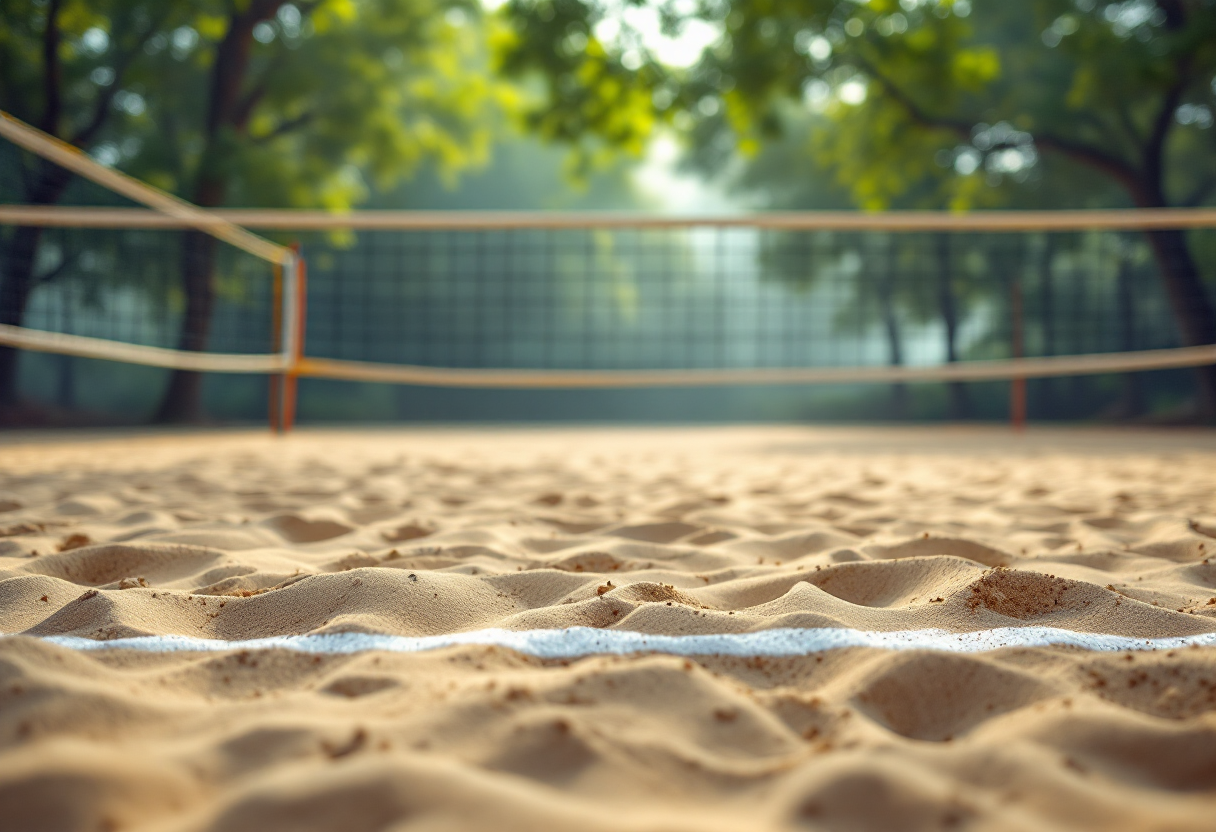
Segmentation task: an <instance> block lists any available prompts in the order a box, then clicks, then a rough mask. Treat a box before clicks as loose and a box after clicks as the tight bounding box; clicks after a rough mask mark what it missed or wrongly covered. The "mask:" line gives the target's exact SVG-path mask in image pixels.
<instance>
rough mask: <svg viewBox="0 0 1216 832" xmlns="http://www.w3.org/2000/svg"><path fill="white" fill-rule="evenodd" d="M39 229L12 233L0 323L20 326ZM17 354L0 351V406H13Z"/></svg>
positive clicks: (1, 282)
mask: <svg viewBox="0 0 1216 832" xmlns="http://www.w3.org/2000/svg"><path fill="white" fill-rule="evenodd" d="M41 237H42V229H41V228H37V227H32V226H28V225H26V226H21V227H20V228H18V229H16V231H14V232H13V240H12V244H11V245H10V246H9V247H8V250H7V251H6V252H5V257H4V274H3V276H0V323H2V324H8V325H9V326H21V324H22V322H23V321H24V320H25V307H26V306H27V305H28V304H29V301H30V295H31V294H32V293H33V291H34V264H35V260H36V258H37V255H38V241H39V239H41ZM20 355H21V351H20V350H18V349H17V348H16V347H0V405H14V404H16V403H17V398H18V391H17V362H18V360H19V358H20Z"/></svg>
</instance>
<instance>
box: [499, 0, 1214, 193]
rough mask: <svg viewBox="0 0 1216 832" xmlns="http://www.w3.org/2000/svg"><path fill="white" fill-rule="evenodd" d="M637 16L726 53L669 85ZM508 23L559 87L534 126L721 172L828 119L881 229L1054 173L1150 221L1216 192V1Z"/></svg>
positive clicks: (861, 0)
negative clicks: (789, 130) (909, 214)
mask: <svg viewBox="0 0 1216 832" xmlns="http://www.w3.org/2000/svg"><path fill="white" fill-rule="evenodd" d="M638 9H655V10H657V13H658V16H659V20H660V22H661V24H662V26H663V28H664V30H665V31H667V32H668V33H671V34H678V33H679V32H681V31H682V30H684V29H686V28H687V27H689V26H691V25H694V24H696V25H709V26H712V27H714V28H715V30H716V32H717V33H718V38H717V40H716V42H715V43H713V44H712V45H711V46H710V48H708V49H707V50H706V51H705V52H704V54H703V55H702V57H701V59H700V60H699V61H698V62H696V63H695V64H694V65H692V66H691V67H688V68H679V67H671V66H668V65H664V63H663V62H662V61H661V60H660V59H659V57H658V56H657V54H656V51H655V50H654V49H652V48H648V46H647V38H646V36H645V33H644V32H643V33H639V32H638V31H637V27H632V28H631V27H630V26H629V25H628V21H629V20H630V19H631V18H632V19H634V20H637V19H638V15H637V14H636V13H635V14H632V15H631V14H630V12H631V10H634V11H635V12H636V10H638ZM505 17H506V19H507V21H508V24H509V26H510V28H511V31H512V33H513V35H512V37H511V38H504V39H503V40H502V41H501V42H500V60H501V63H502V66H503V67H504V68H505V69H506V70H508V71H510V72H514V73H518V74H524V75H529V74H530V75H531V76H532V77H536V78H540V79H543V83H544V84H545V85H546V89H547V91H548V98H547V100H546V102H545V104H544V106H543V107H541V108H538V109H537V110H536V111H535V113H534V115H533V122H534V124H535V125H536V127H537V128H538V129H540V130H542V131H543V132H545V133H547V134H549V135H553V136H556V137H559V138H574V139H577V138H581V137H584V136H589V135H591V136H598V137H600V138H601V139H602V140H605V141H607V142H609V143H611V144H613V145H616V146H624V147H635V146H637V145H638V143H639V142H642V141H644V140H645V137H646V136H647V135H648V134H649V132H650V131H652V130H653V129H654V128H655V126H656V125H658V124H662V123H669V124H671V125H674V126H675V127H676V128H678V129H679V130H680V131H681V132H683V134H684V135H685V136H687V137H688V138H689V139H690V141H691V142H692V144H693V145H694V146H695V147H696V149H697V152H698V153H699V154H700V155H701V156H702V160H703V161H705V160H706V159H710V160H712V159H717V161H718V163H719V164H721V163H722V162H723V161H724V160H725V159H726V158H727V157H728V156H729V155H731V154H733V153H734V152H735V151H741V152H742V153H743V154H745V155H747V154H753V153H755V152H756V151H757V150H758V149H759V148H760V147H761V146H762V145H763V144H766V143H771V141H772V140H773V139H774V138H775V137H776V136H778V135H779V134H780V133H781V132H782V130H783V128H784V126H785V125H786V124H787V123H788V122H789V121H790V118H791V113H794V115H795V118H794V120H795V121H797V120H798V118H797V114H798V113H801V114H803V115H806V114H809V115H810V116H811V117H812V118H813V121H814V124H815V125H816V128H817V129H816V130H815V131H814V137H813V139H812V141H811V149H812V151H813V153H814V155H815V156H816V157H817V159H818V160H819V161H820V162H821V163H822V164H824V165H825V166H828V167H830V168H831V169H833V170H834V171H835V173H836V175H837V177H838V178H839V180H840V182H841V183H842V184H843V185H844V186H846V187H847V188H848V189H849V191H850V192H851V194H852V197H853V199H854V201H855V202H857V203H858V204H859V205H861V206H863V207H866V208H871V209H879V208H884V207H889V206H891V205H892V204H903V203H906V202H908V201H909V200H911V201H913V202H917V203H920V204H934V203H936V204H950V205H953V206H954V207H956V208H967V207H971V206H974V205H985V204H997V203H1000V202H1004V201H1006V200H1007V199H1008V197H1009V194H1010V193H1011V192H1012V191H1013V190H1016V188H1015V189H1011V188H1010V187H1009V186H1010V184H1011V183H1012V184H1013V185H1015V186H1016V185H1017V184H1020V183H1023V182H1027V181H1032V180H1034V179H1035V178H1036V174H1037V172H1038V171H1039V170H1041V160H1042V157H1043V156H1044V155H1045V154H1055V155H1058V156H1060V157H1062V158H1066V159H1068V160H1069V162H1070V163H1073V164H1074V165H1075V164H1079V165H1082V166H1085V167H1088V168H1089V169H1091V170H1093V171H1095V172H1097V173H1099V174H1101V176H1103V177H1106V178H1107V179H1109V180H1112V181H1114V182H1115V183H1117V184H1118V185H1119V187H1120V188H1121V189H1122V190H1123V192H1124V194H1125V195H1126V197H1125V198H1127V199H1129V200H1130V201H1132V202H1134V203H1135V204H1139V205H1165V204H1198V203H1200V202H1203V201H1204V200H1207V199H1210V198H1211V195H1212V190H1213V186H1214V185H1216V130H1214V129H1212V109H1213V104H1214V103H1216V102H1214V97H1216V87H1213V84H1214V83H1216V80H1214V79H1216V2H1213V0H1157V2H1153V0H1125V1H1124V2H1098V0H1022V2H1017V3H999V2H992V1H989V2H978V1H977V2H975V3H974V4H973V3H972V2H970V1H969V0H868V2H865V0H797V2H795V1H794V0H655V2H652V3H651V2H645V0H621V1H620V2H607V0H512V2H510V3H509V4H508V5H507V6H506V7H505ZM613 20H624V21H625V24H614V25H612V26H606V25H605V21H613ZM605 31H609V32H613V33H616V35H615V37H613V38H611V39H607V40H606V39H604V38H602V37H598V36H597V33H603V32H605ZM614 97H615V99H616V100H617V101H618V105H617V106H618V109H619V110H620V111H624V112H629V113H630V114H631V115H630V117H629V118H628V119H622V118H619V117H618V118H617V119H615V120H613V119H612V118H611V117H610V113H611V111H612V105H611V104H610V103H608V102H609V100H610V99H613V98H614ZM642 101H648V102H649V105H650V106H649V113H648V114H644V113H643V112H642V111H643V110H645V109H646V108H645V107H643V106H641V105H640V103H639V102H642Z"/></svg>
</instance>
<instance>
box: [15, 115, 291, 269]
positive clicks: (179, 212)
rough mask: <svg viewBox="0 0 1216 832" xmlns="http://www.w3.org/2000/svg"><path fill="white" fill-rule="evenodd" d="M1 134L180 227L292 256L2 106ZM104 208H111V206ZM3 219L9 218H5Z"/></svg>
mask: <svg viewBox="0 0 1216 832" xmlns="http://www.w3.org/2000/svg"><path fill="white" fill-rule="evenodd" d="M0 136H3V137H4V138H6V139H8V140H9V141H11V142H12V143H13V144H15V145H18V146H19V147H22V148H24V149H26V150H28V151H29V152H31V153H34V154H36V155H38V156H41V157H42V158H43V159H47V160H48V161H51V162H54V163H55V164H57V165H60V166H62V167H64V168H67V169H68V170H70V171H72V172H73V173H75V174H77V175H79V176H83V177H84V178H85V179H88V180H90V181H93V182H96V183H97V184H98V185H101V186H103V187H106V188H109V189H110V190H112V191H115V192H116V193H119V194H122V195H123V196H125V197H127V198H129V199H132V200H134V201H136V202H139V203H142V204H144V205H147V206H148V207H149V208H154V209H155V211H151V212H148V213H152V214H158V215H159V216H165V215H168V217H169V218H171V219H173V220H174V221H176V222H178V223H180V224H181V225H180V226H179V227H187V228H196V229H198V230H199V231H204V232H206V233H207V234H210V235H211V236H213V237H215V238H216V239H219V240H223V241H224V242H226V243H229V244H230V245H233V246H236V247H237V248H239V249H241V250H242V251H246V252H248V253H250V254H252V255H254V256H256V257H261V258H262V259H264V260H269V261H271V262H272V263H285V262H287V260H288V258H290V256H291V251H290V249H288V248H286V247H284V246H280V245H277V244H276V243H272V242H270V241H269V240H264V239H262V238H261V237H259V236H257V235H256V234H251V233H249V232H248V231H246V230H245V229H244V228H241V227H239V226H237V225H236V224H234V223H233V222H231V221H230V220H227V219H224V218H223V217H222V216H219V215H216V214H214V213H212V212H210V211H207V210H205V209H203V208H199V207H198V206H197V205H194V204H192V203H189V202H187V201H186V200H184V199H180V198H179V197H176V196H173V195H172V194H169V193H166V192H165V191H162V190H160V189H159V188H154V187H153V186H151V185H149V184H147V183H146V182H141V181H140V180H138V179H136V178H134V177H132V176H127V175H126V174H125V173H122V172H120V171H117V170H114V169H113V168H108V167H106V166H105V165H103V164H101V163H99V162H97V161H94V160H93V159H91V158H89V156H88V154H86V153H85V152H84V151H83V150H81V149H80V148H78V147H76V146H75V145H72V144H68V143H67V142H65V141H63V140H62V139H59V138H56V137H55V136H52V135H50V134H49V133H44V132H43V131H41V130H39V129H37V128H35V127H31V126H30V125H28V124H26V123H25V122H24V121H21V120H20V119H18V118H16V117H14V116H12V115H10V114H8V113H7V112H5V111H4V110H0ZM23 207H25V206H23ZM104 210H110V211H112V210H114V209H104ZM120 210H121V209H120ZM127 210H130V209H127ZM158 212H159V213H158ZM5 222H10V221H9V220H5Z"/></svg>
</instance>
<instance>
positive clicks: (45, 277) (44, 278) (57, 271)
mask: <svg viewBox="0 0 1216 832" xmlns="http://www.w3.org/2000/svg"><path fill="white" fill-rule="evenodd" d="M78 258H79V254H77V255H73V256H72V257H69V256H67V255H66V254H65V255H64V256H63V257H62V258H61V259H60V260H59V263H58V264H57V265H56V266H55V268H53V269H48V270H47V271H45V272H43V273H42V274H40V275H36V276H35V277H34V283H35V284H37V285H42V284H44V283H50V282H51V281H52V280H54V279H55V278H57V277H59V275H61V274H63V271H64V269H66V268H67V267H68V263H70V262H73V261H75V260H76V259H78Z"/></svg>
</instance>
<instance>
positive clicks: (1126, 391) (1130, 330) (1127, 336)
mask: <svg viewBox="0 0 1216 832" xmlns="http://www.w3.org/2000/svg"><path fill="white" fill-rule="evenodd" d="M1118 269H1119V271H1118V273H1117V274H1116V281H1117V282H1116V286H1115V289H1116V293H1117V294H1116V301H1117V304H1118V310H1119V350H1120V351H1121V352H1131V351H1132V350H1134V349H1136V307H1135V299H1134V298H1133V297H1132V276H1131V274H1130V273H1129V269H1128V263H1127V259H1126V258H1124V257H1123V256H1122V255H1120V256H1119V265H1118ZM1122 381H1123V390H1122V393H1121V396H1120V401H1119V404H1118V406H1117V408H1116V413H1117V414H1118V416H1119V417H1120V418H1123V419H1134V418H1135V417H1137V416H1139V415H1140V414H1142V413H1143V412H1144V386H1143V384H1142V383H1141V376H1140V373H1124V374H1123V379H1122Z"/></svg>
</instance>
